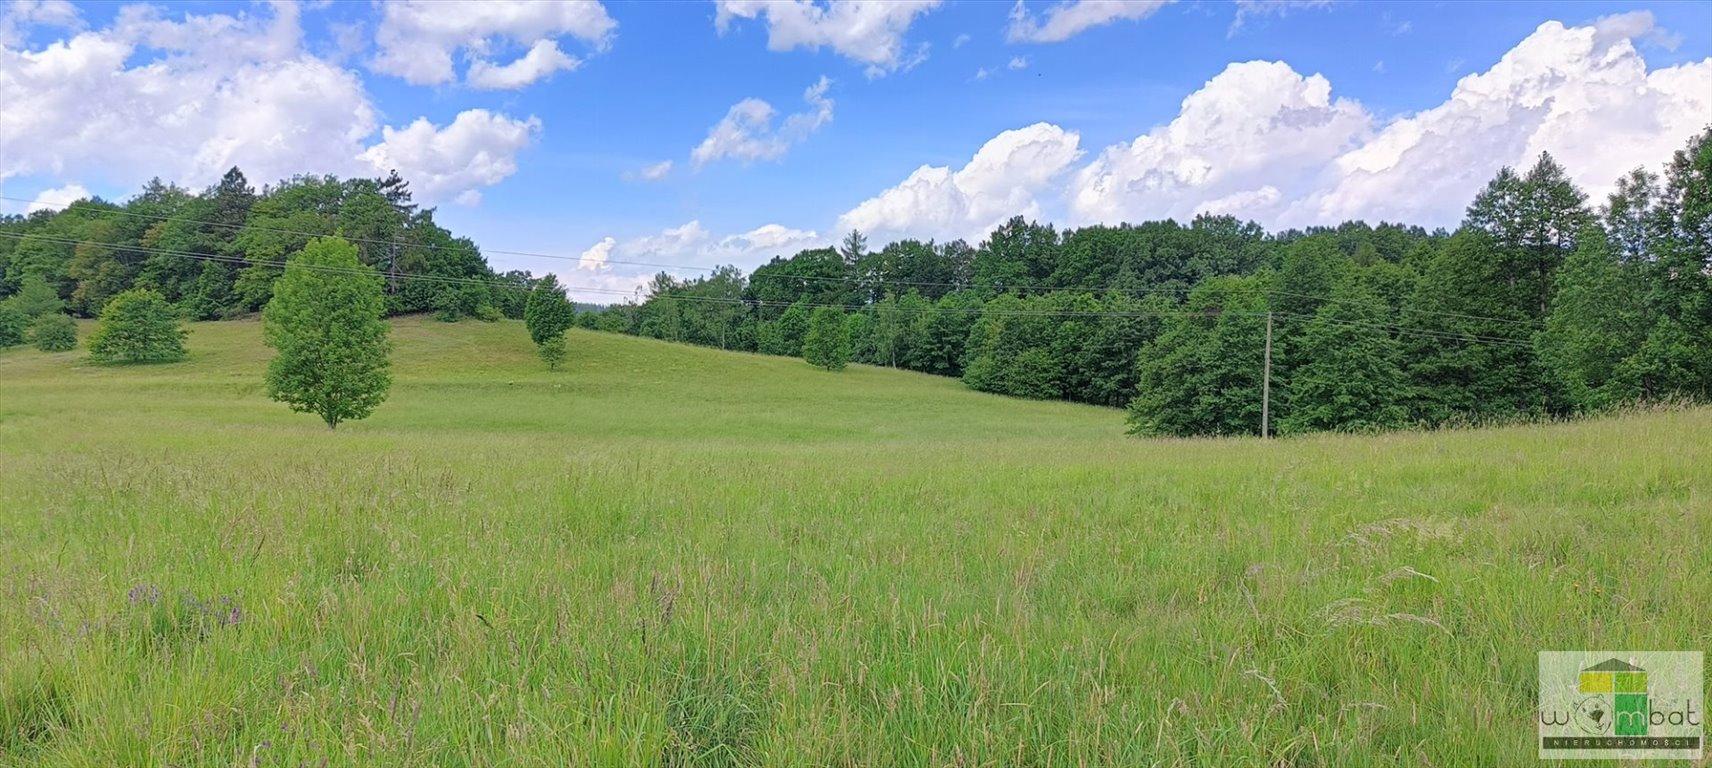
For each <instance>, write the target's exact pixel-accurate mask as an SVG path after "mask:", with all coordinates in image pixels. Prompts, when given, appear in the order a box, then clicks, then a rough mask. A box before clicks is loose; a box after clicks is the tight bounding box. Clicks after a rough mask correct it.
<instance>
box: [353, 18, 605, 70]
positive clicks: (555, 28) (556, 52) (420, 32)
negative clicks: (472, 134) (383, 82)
mask: <svg viewBox="0 0 1712 768" xmlns="http://www.w3.org/2000/svg"><path fill="white" fill-rule="evenodd" d="M380 8H381V10H382V13H381V20H380V26H379V28H378V29H376V30H375V45H376V46H377V48H378V50H377V52H376V53H375V56H374V58H373V59H371V60H370V61H369V68H370V69H372V70H374V71H376V72H380V73H383V74H388V75H394V76H397V77H400V78H403V79H404V81H405V82H407V83H410V84H412V85H439V84H443V83H450V82H453V81H454V80H456V79H457V72H456V71H455V69H454V67H453V54H454V53H456V52H458V51H460V50H461V51H463V52H465V54H466V55H467V56H468V57H469V58H470V59H471V62H470V65H469V71H468V72H467V73H466V75H465V79H466V80H467V81H468V83H469V84H470V86H471V87H475V88H489V89H492V88H505V89H516V88H522V87H524V86H526V85H529V84H530V83H533V82H536V81H537V80H539V79H541V78H544V77H547V76H548V75H551V74H553V73H554V72H557V71H560V70H565V69H573V68H575V67H576V66H577V65H578V64H579V62H578V60H577V59H576V58H574V57H571V56H569V55H567V54H566V53H564V52H563V51H562V50H560V49H559V45H558V41H559V39H560V38H562V37H565V36H569V37H572V38H576V39H579V40H582V41H583V42H585V43H587V44H588V45H590V46H592V47H593V48H594V49H595V50H599V49H602V48H604V47H605V46H606V45H607V43H608V42H609V41H610V40H611V37H612V33H613V30H614V29H616V28H617V26H618V22H615V21H613V20H612V17H611V16H608V15H607V13H606V7H605V6H603V5H601V4H600V3H599V2H596V1H595V0H577V1H575V2H534V0H480V1H479V2H478V1H476V0H393V2H388V3H382V4H381V5H380ZM507 42H509V43H513V44H516V45H520V46H527V47H528V48H529V51H528V53H526V54H524V55H523V56H522V57H520V58H518V59H516V60H515V61H512V62H511V63H510V64H504V65H501V64H495V63H494V62H493V60H492V59H491V58H490V56H491V55H492V53H493V51H494V49H496V48H499V47H501V45H502V44H504V43H507Z"/></svg>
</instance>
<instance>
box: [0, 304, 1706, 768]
mask: <svg viewBox="0 0 1712 768" xmlns="http://www.w3.org/2000/svg"><path fill="white" fill-rule="evenodd" d="M395 339H396V341H397V352H396V355H395V360H396V368H397V370H396V373H397V377H396V378H397V385H396V386H395V389H394V392H393V395H392V398H391V400H390V401H389V402H388V403H387V404H386V405H384V406H382V408H381V409H380V411H378V412H377V413H376V415H375V416H374V417H372V418H371V419H369V420H367V421H363V422H356V423H352V424H349V425H347V427H348V431H347V429H345V428H341V429H340V430H339V431H338V432H336V433H335V432H329V431H328V430H327V429H326V428H325V427H324V426H322V425H321V424H320V422H319V421H318V420H316V419H314V418H313V417H306V416H303V415H300V414H292V413H290V412H288V411H287V410H286V409H285V408H284V407H283V406H280V405H278V404H275V403H271V402H269V401H267V400H266V398H265V397H264V396H263V395H262V381H261V374H262V368H263V365H264V364H265V361H266V354H267V353H266V350H265V349H263V348H262V347H261V345H260V343H259V333H258V328H257V326H256V325H254V324H250V323H220V324H201V325H197V326H196V327H195V328H194V332H193V334H192V336H191V338H190V340H189V347H190V349H191V350H192V356H191V359H190V361H189V362H186V363H182V364H176V365H164V366H145V367H120V368H112V367H101V366H91V365H89V364H87V363H86V362H85V361H84V359H83V356H82V354H81V353H63V354H52V355H50V354H43V353H39V352H35V351H33V350H18V351H8V352H4V353H0V765H6V766H14V765H15V766H24V765H28V766H89V765H98V766H109V765H125V766H129V765H148V766H216V765H218V766H227V765H247V766H298V765H308V766H318V765H412V766H460V765H467V766H476V765H542V766H546V765H555V766H557V765H612V766H620V765H623V766H629V765H656V766H689V765H709V766H720V765H766V766H796V765H803V766H808V765H849V766H868V765H921V766H980V765H987V766H999V765H1005V766H1013V765H1039V766H1048V765H1053V766H1078V765H1124V766H1134V765H1212V766H1227V765H1241V766H1248V765H1255V766H1314V765H1357V766H1364V765H1434V766H1447V765H1471V764H1480V765H1516V764H1523V763H1527V762H1531V761H1532V760H1533V758H1534V750H1535V726H1534V720H1533V714H1534V704H1535V697H1536V691H1535V686H1536V680H1535V653H1536V652H1537V651H1539V650H1556V649H1582V648H1636V649H1661V650H1669V649H1693V648H1704V646H1705V644H1706V641H1707V638H1708V637H1712V598H1709V597H1708V595H1709V594H1712V576H1709V574H1712V546H1709V544H1712V542H1709V541H1708V538H1709V537H1712V501H1709V493H1712V471H1708V467H1712V441H1709V440H1707V438H1706V436H1707V435H1708V434H1712V412H1708V411H1706V410H1677V411H1671V412H1659V413H1640V414H1630V415H1625V416H1621V417H1616V418H1610V419H1602V420H1595V421H1586V422H1579V423H1573V424H1558V425H1533V426H1516V427H1508V428H1502V429H1492V430H1468V431H1456V432H1446V433H1440V434H1395V435H1381V436H1360V437H1357V436H1321V437H1313V438H1303V439H1292V440H1280V441H1274V442H1271V443H1262V442H1259V441H1253V440H1176V441H1143V440H1136V439H1133V438H1127V437H1124V436H1123V434H1122V431H1123V423H1122V422H1123V420H1122V416H1121V413H1119V412H1116V411H1110V410H1104V409H1098V408H1091V407H1084V406H1076V405H1071V404H1066V403H1041V402H1024V401H1015V400H1008V399H1003V398H997V397H992V396H986V395H980V394H976V393H972V392H968V391H965V390H964V389H963V388H962V387H961V385H959V384H958V383H957V382H954V381H949V380H945V379H940V378H935V377H931V376H925V375H916V374H909V373H900V372H895V371H889V370H882V369H875V368H868V367H864V366H856V367H853V368H851V369H850V370H848V371H845V372H843V373H827V372H824V371H819V370H815V369H811V368H809V367H808V366H806V365H805V364H803V363H801V362H800V361H793V360H784V359H778V358H766V357H758V356H751V355H740V354H731V353H723V352H717V351H713V350H705V349H698V348H690V347H681V346H672V345H667V344H662V343H655V342H650V341H646V340H640V339H634V338H627V337H619V336H610V335H602V334H590V333H581V332H573V335H572V336H571V344H570V348H571V354H570V360H569V362H568V363H567V365H566V370H563V371H560V372H557V373H550V372H547V371H545V370H542V367H541V365H540V364H539V362H538V361H536V360H535V359H534V358H533V356H532V350H531V348H530V346H529V344H528V341H527V337H526V335H525V334H524V332H523V330H522V328H521V327H519V326H517V325H516V324H513V323H498V324H491V325H487V324H470V323H466V324H459V325H454V326H447V325H440V324H436V323H432V322H423V321H418V320H403V321H399V322H397V323H396V329H395Z"/></svg>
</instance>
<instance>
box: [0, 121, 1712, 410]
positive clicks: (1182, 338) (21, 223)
mask: <svg viewBox="0 0 1712 768" xmlns="http://www.w3.org/2000/svg"><path fill="white" fill-rule="evenodd" d="M1662 159H1663V160H1664V161H1665V162H1664V164H1663V166H1662V168H1661V169H1660V170H1659V171H1657V172H1655V171H1652V170H1648V169H1645V168H1637V169H1635V170H1633V171H1631V172H1630V173H1628V174H1627V175H1625V176H1623V177H1622V178H1621V179H1619V180H1617V183H1616V185H1615V191H1614V192H1612V193H1611V195H1610V196H1609V198H1608V199H1607V200H1604V201H1590V200H1589V199H1588V197H1587V195H1586V194H1585V193H1584V192H1582V191H1581V190H1580V189H1578V188H1577V187H1576V186H1575V185H1574V184H1573V183H1572V182H1571V181H1570V180H1569V177H1568V174H1567V173H1566V171H1565V169H1564V167H1563V166H1562V165H1560V164H1559V163H1558V161H1557V160H1556V159H1555V158H1553V157H1551V156H1549V155H1541V156H1540V157H1539V158H1538V160H1537V162H1535V163H1534V164H1533V165H1532V166H1531V167H1529V168H1525V169H1510V168H1505V169H1503V170H1502V171H1501V172H1499V173H1498V175H1497V176H1496V177H1495V178H1493V179H1491V181H1490V182H1489V183H1488V184H1487V185H1486V186H1485V188H1484V189H1483V190H1482V191H1481V192H1480V193H1479V194H1478V195H1477V196H1476V197H1475V199H1474V200H1473V201H1472V202H1471V203H1470V204H1469V206H1468V208H1467V211H1466V214H1465V216H1464V218H1463V220H1462V222H1461V224H1460V225H1459V226H1458V227H1457V229H1456V230H1455V231H1454V232H1451V231H1445V230H1443V229H1435V230H1431V231H1429V230H1427V229H1425V228H1422V227H1419V226H1410V225H1407V224H1397V223H1380V224H1378V225H1369V224H1367V223H1365V222H1360V221H1352V222H1344V223H1342V224H1339V225H1337V226H1323V227H1312V228H1308V229H1305V230H1298V229H1290V230H1284V231H1277V232H1267V231H1266V230H1265V229H1263V228H1262V227H1261V226H1260V225H1258V224H1256V223H1253V222H1245V221H1243V220H1241V219H1239V218H1237V217H1234V216H1228V215H1221V216H1214V215H1206V214H1203V215H1200V216H1197V217H1195V218H1194V220H1192V221H1190V222H1189V223H1187V224H1181V223H1178V222H1175V221H1171V220H1165V221H1148V222H1143V223H1140V224H1121V225H1117V226H1091V227H1084V228H1079V229H1067V230H1062V231H1060V230H1058V229H1056V228H1054V227H1053V226H1052V225H1050V224H1045V223H1040V222H1035V221H1029V220H1026V219H1024V218H1022V217H1017V218H1013V219H1011V220H1010V221H1008V222H1006V223H1005V224H1003V225H1002V226H1000V227H998V228H997V229H995V230H994V231H993V232H992V233H991V234H990V235H989V236H988V237H987V238H986V239H985V240H983V241H981V242H980V243H979V244H976V245H970V244H969V243H967V242H965V241H962V240H954V241H951V242H943V243H940V242H931V241H929V242H921V241H917V240H902V241H898V242H893V243H888V244H885V245H883V246H880V247H870V244H869V243H868V242H867V241H866V238H865V237H864V236H863V235H862V234H861V233H859V232H852V233H850V234H849V235H847V236H846V237H845V238H844V240H843V242H842V243H841V245H840V246H839V247H836V248H818V249H810V250H804V251H802V252H799V253H796V254H794V255H790V256H784V255H779V256H776V257H775V258H773V259H772V260H771V261H769V262H767V263H766V264H763V265H761V266H759V267H757V268H756V269H755V270H754V271H753V272H752V273H750V274H747V275H745V274H744V273H743V272H742V271H741V270H740V269H738V268H737V267H734V266H724V267H719V268H717V269H714V270H710V271H708V274H706V275H704V276H702V277H697V278H690V279H685V278H679V277H674V276H672V275H670V274H667V273H661V274H660V275H658V276H657V277H655V278H654V280H653V282H652V283H651V284H650V286H649V288H648V291H647V296H646V298H645V299H643V300H641V301H640V302H633V303H625V304H615V305H611V306H608V307H604V308H598V309H590V308H588V307H579V310H580V311H578V312H577V314H576V317H575V320H574V322H575V323H576V324H577V325H580V326H582V327H585V328H591V329H596V330H604V331H611V332H619V333H628V334H633V335H641V336H648V337H653V338H658V339H664V340H668V341H675V342H682V343H688V344H697V345H704V346H712V347H718V348H722V349H728V350H739V351H749V352H758V353H762V354H768V355H785V356H803V355H805V353H806V354H808V355H809V357H810V359H811V360H812V361H815V362H816V363H817V364H821V365H823V366H824V367H828V368H837V367H841V366H842V363H843V361H844V360H846V359H847V360H848V361H850V362H856V363H864V364H869V365H878V366H890V367H895V368H904V369H910V370H915V371H921V372H925V373H931V374H936V375H941V376H951V377H960V378H961V379H962V381H964V382H965V383H966V384H967V385H968V386H969V387H971V388H973V389H976V390H980V391H985V392H993V393H998V394H1004V395H1011V396H1016V397H1024V398H1036V399H1064V400H1072V401H1079V402H1085V403H1092V404H1097V405H1105V406H1113V407H1121V408H1126V409H1127V411H1128V421H1129V426H1130V430H1131V431H1132V432H1136V433H1138V434H1143V435H1173V436H1187V435H1240V434H1254V433H1258V432H1260V430H1261V428H1262V426H1261V425H1262V410H1263V408H1265V409H1266V410H1267V411H1268V413H1269V419H1268V423H1269V426H1270V429H1271V430H1273V431H1276V432H1278V433H1280V434H1289V433H1302V432H1313V431H1325V430H1337V431H1369V430H1384V429H1397V428H1407V427H1416V426H1437V425H1445V424H1461V423H1492V422H1502V421H1509V420H1518V419H1537V418H1557V417H1565V416H1570V415H1574V414H1579V413H1588V412H1597V411H1602V410H1606V409H1610V408H1613V407H1617V406H1622V405H1625V404H1630V403H1636V402H1656V401H1663V400H1676V399H1683V400H1693V401H1701V400H1705V399H1708V398H1709V397H1712V128H1708V129H1707V130H1706V131H1704V132H1702V133H1700V134H1699V135H1697V136H1694V137H1692V138H1691V139H1689V140H1688V141H1687V142H1686V146H1685V147H1684V148H1683V149H1681V150H1680V151H1678V152H1676V153H1675V154H1674V156H1672V157H1670V158H1662ZM330 235H338V236H340V237H342V238H344V239H346V240H348V241H349V242H351V243H352V244H354V245H355V247H356V249H357V251H358V258H359V260H360V262H361V263H362V264H364V265H367V266H369V267H373V268H374V269H375V270H377V271H378V272H379V273H380V275H381V276H382V277H383V279H384V281H385V283H384V291H385V308H386V312H387V313H388V314H393V315H398V314H407V313H423V312H432V313H433V314H434V316H435V317H436V318H438V319H441V320H445V321H458V320H460V319H464V318H474V319H478V320H497V319H500V318H521V317H523V316H524V313H525V309H526V304H527V301H528V297H529V295H530V292H531V291H532V290H535V289H538V288H540V287H542V283H543V282H544V281H542V280H538V279H537V278H536V276H534V275H532V274H530V273H528V272H521V271H509V272H505V273H496V272H495V271H494V270H493V269H492V268H491V267H490V266H489V265H488V264H487V262H486V260H485V259H484V258H483V256H482V255H481V251H480V249H479V248H478V247H477V246H476V245H475V244H474V243H473V242H471V241H470V240H468V239H466V238H459V237H455V236H453V235H452V233H450V232H448V231H447V230H446V229H444V228H443V227H441V226H439V225H438V224H436V223H435V221H434V211H433V210H432V209H428V208H423V207H420V206H418V205H416V204H414V203H413V202H412V199H411V195H410V192H409V188H408V183H407V182H406V180H404V179H402V178H400V177H399V176H398V175H397V174H396V173H395V174H393V175H391V176H389V177H387V178H383V179H348V180H340V179H337V178H333V177H313V176H300V177H296V178H292V179H289V180H285V181H282V182H280V183H279V184H277V185H276V186H271V187H264V188H263V189H262V190H260V191H259V192H258V191H257V190H256V189H255V188H254V187H253V186H252V185H251V184H250V182H249V181H248V180H247V179H246V178H245V177H244V175H243V174H242V172H241V171H239V170H238V169H235V168H234V169H233V170H232V171H230V172H228V173H227V174H226V176H225V177H224V178H223V179H222V180H221V181H220V183H218V184H217V185H215V186H213V187H210V188H209V189H207V190H204V191H203V192H201V193H193V192H190V191H187V190H185V189H182V188H179V187H177V186H174V185H170V184H167V183H164V182H161V181H159V180H157V181H154V182H151V183H150V184H149V185H147V186H146V187H145V188H144V190H143V191H142V192H141V193H140V194H138V195H137V196H135V197H133V198H131V199H130V200H128V201H126V202H124V203H122V204H113V203H109V202H105V201H101V200H84V201H79V202H77V203H74V204H72V205H70V206H67V207H66V208H64V209H63V210H59V211H38V212H36V213H33V214H31V215H29V216H22V217H20V216H10V217H6V218H4V219H3V220H0V297H9V298H5V299H4V301H3V302H0V344H4V343H6V342H7V341H11V342H12V343H17V342H18V341H21V340H22V339H23V336H24V332H23V326H24V324H25V323H26V322H27V321H28V318H29V317H32V316H34V315H39V314H41V313H42V310H41V308H42V307H50V306H51V307H55V308H58V307H62V306H63V307H64V309H65V311H67V312H69V313H71V314H73V315H76V316H81V317H94V316H98V315H99V314H100V313H101V311H102V309H103V307H104V305H105V304H106V303H107V301H108V300H109V299H110V298H111V297H113V296H115V295H117V294H119V293H121V292H123V291H125V290H127V289H129V288H134V287H144V288H150V289H152V290H154V291H157V292H158V293H160V294H161V295H162V296H164V297H165V299H166V300H167V301H168V302H170V303H171V304H172V306H173V307H175V308H176V310H177V311H178V312H179V314H181V315H182V316H183V317H184V318H186V319H195V320H217V319H226V318H234V317H240V316H244V315H248V314H251V313H255V312H257V311H259V310H261V309H262V308H263V307H264V306H265V305H266V304H267V302H268V300H269V298H270V296H271V294H272V290H273V286H274V283H275V281H276V280H277V279H278V278H279V277H280V275H281V274H282V273H283V271H284V269H285V267H286V263H285V262H286V259H287V258H288V257H289V256H292V255H293V254H295V253H297V252H299V251H301V250H302V249H303V248H304V246H305V245H306V244H307V243H309V242H310V241H311V240H312V239H314V238H316V237H321V236H330ZM547 286H549V287H551V289H553V290H557V284H556V283H553V282H548V283H547ZM834 313H836V318H830V317H829V316H832V315H833V314H834ZM833 319H836V320H837V322H832V320H833ZM1269 340H1270V343H1268V341H1269ZM829 355H830V356H831V357H832V358H836V362H837V364H836V365H830V364H826V360H827V359H828V356H829ZM574 360H575V351H574V350H572V351H571V352H570V361H571V362H570V363H569V364H571V365H574V364H575V363H574ZM1266 389H1269V391H1270V397H1269V402H1267V403H1265V404H1263V402H1262V398H1263V394H1262V393H1263V390H1266Z"/></svg>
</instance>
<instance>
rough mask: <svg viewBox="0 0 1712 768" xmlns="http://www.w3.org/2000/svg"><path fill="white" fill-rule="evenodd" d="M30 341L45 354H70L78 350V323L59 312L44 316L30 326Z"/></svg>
mask: <svg viewBox="0 0 1712 768" xmlns="http://www.w3.org/2000/svg"><path fill="white" fill-rule="evenodd" d="M30 340H31V341H33V342H35V345H36V349H39V350H41V351H43V352H70V351H71V350H74V349H77V323H76V322H75V321H73V320H72V319H71V318H70V317H69V316H67V315H62V314H60V313H58V312H55V313H53V314H51V315H42V316H41V317H38V318H36V322H35V324H34V325H31V326H30Z"/></svg>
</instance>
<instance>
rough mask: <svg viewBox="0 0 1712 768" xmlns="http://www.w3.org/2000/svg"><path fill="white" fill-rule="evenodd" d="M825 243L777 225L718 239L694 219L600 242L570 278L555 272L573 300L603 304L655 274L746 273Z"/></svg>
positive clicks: (810, 234)
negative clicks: (724, 269) (730, 268)
mask: <svg viewBox="0 0 1712 768" xmlns="http://www.w3.org/2000/svg"><path fill="white" fill-rule="evenodd" d="M829 244H830V243H829V242H828V241H827V240H826V239H825V238H823V237H821V236H820V235H819V234H818V233H816V232H813V231H809V230H803V229H792V228H790V227H786V226H782V225H779V224H766V225H763V226H760V227H756V228H755V229H752V230H749V231H747V232H740V233H737V234H733V235H726V236H723V237H719V236H715V235H714V234H713V233H712V232H710V231H708V229H707V228H706V227H704V226H702V223H701V221H700V220H691V221H689V222H686V223H684V224H682V225H680V226H676V227H669V228H667V229H664V230H661V231H660V232H658V233H655V234H651V235H644V236H641V237H633V238H630V239H628V240H619V239H617V238H614V237H610V236H609V237H605V238H602V239H601V241H600V242H598V243H595V244H594V245H593V246H591V247H590V248H589V249H588V250H586V251H584V252H583V253H582V256H581V258H580V259H579V261H578V263H577V266H578V269H577V270H576V272H575V273H574V274H569V275H567V274H564V273H561V277H564V278H565V285H566V292H567V293H569V294H570V295H571V296H572V297H573V298H576V299H578V300H580V301H588V302H595V303H601V304H608V303H614V302H619V301H624V300H626V299H628V298H631V297H637V296H639V293H638V292H639V291H640V290H641V289H643V288H644V287H645V286H646V285H647V284H648V283H649V282H650V281H651V280H652V279H653V276H654V275H655V274H658V273H659V272H661V271H665V272H669V273H672V274H674V275H676V276H678V277H690V278H693V277H700V276H702V275H705V274H706V270H708V269H710V268H712V267H715V266H718V265H721V264H735V265H737V266H739V267H742V268H743V269H744V270H745V271H748V270H750V269H753V268H754V267H755V266H757V265H759V264H761V263H762V262H765V261H766V260H767V259H770V258H772V257H774V256H790V255H791V254H794V253H796V252H797V251H801V250H803V249H806V248H819V247H824V246H826V245H829ZM630 262H641V264H637V263H630ZM645 265H674V266H677V267H683V268H681V269H678V268H670V267H661V266H645Z"/></svg>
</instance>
